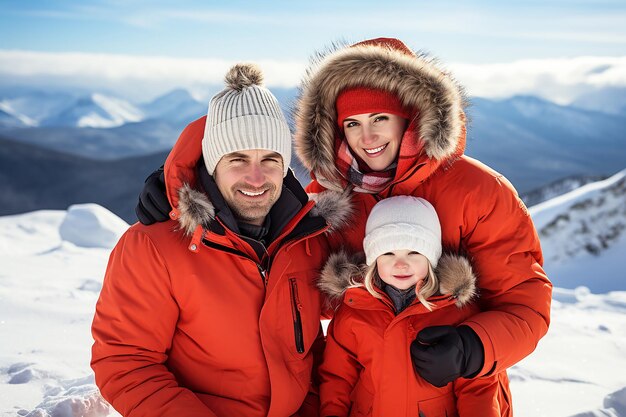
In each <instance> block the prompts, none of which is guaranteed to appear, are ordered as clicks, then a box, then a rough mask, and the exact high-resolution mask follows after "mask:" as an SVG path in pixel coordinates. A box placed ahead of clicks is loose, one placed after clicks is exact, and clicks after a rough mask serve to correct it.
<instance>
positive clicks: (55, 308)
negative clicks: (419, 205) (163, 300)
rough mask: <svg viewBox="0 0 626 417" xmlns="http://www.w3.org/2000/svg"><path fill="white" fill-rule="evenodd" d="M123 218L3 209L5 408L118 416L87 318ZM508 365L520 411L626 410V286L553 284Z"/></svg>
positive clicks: (531, 415)
mask: <svg viewBox="0 0 626 417" xmlns="http://www.w3.org/2000/svg"><path fill="white" fill-rule="evenodd" d="M126 227H127V225H126V224H125V223H123V222H122V221H120V220H119V219H117V218H116V217H115V216H114V215H112V214H111V213H109V212H108V211H106V210H105V209H103V208H102V207H99V206H96V205H81V206H73V207H71V208H70V210H68V211H67V212H66V211H37V212H33V213H27V214H22V215H15V216H6V217H0V417H8V416H16V415H19V416H29V417H77V416H88V417H99V416H102V417H105V416H111V417H112V416H118V414H117V413H115V411H114V410H112V409H110V408H109V407H108V405H107V404H106V403H105V402H104V401H103V400H102V399H101V397H100V396H99V394H98V391H97V388H96V387H95V385H94V382H93V381H94V379H93V373H92V371H91V369H90V367H89V358H90V348H91V344H92V340H91V334H90V325H91V319H92V316H93V312H94V307H95V303H96V300H97V297H98V293H99V291H100V288H101V285H102V278H103V273H104V270H105V268H106V263H107V259H108V255H109V252H110V248H111V246H112V244H113V243H114V241H115V238H114V237H116V236H119V235H120V234H121V233H122V232H123V231H124V230H125V228H126ZM619 239H620V242H622V244H623V242H624V240H625V239H624V237H623V236H621V237H620V238H619ZM622 247H623V246H622ZM622 253H624V252H622ZM622 258H623V257H622ZM583 260H584V258H583ZM572 262H573V261H572ZM616 262H617V261H616ZM615 266H616V267H617V266H619V265H618V264H617V263H616V264H615ZM621 266H622V268H621V269H620V270H617V271H616V272H619V273H621V274H622V276H623V273H622V271H624V269H625V268H624V266H626V261H625V260H623V259H622V261H621ZM579 267H580V265H579ZM622 280H623V279H622ZM616 285H617V283H616ZM616 288H617V286H616ZM509 375H510V378H511V386H512V391H513V401H514V409H515V415H516V416H517V417H542V416H545V417H548V416H549V417H568V416H569V417H571V416H578V417H583V416H584V417H593V416H614V417H615V416H623V417H626V292H624V291H614V292H608V293H604V294H593V293H591V292H590V291H589V290H587V289H586V288H584V287H579V288H577V289H575V290H566V289H560V288H556V289H555V292H554V301H553V307H552V325H551V328H550V332H549V333H548V335H547V336H546V337H545V338H544V339H543V340H542V341H541V342H540V344H539V346H538V348H537V350H536V351H535V352H534V353H533V354H532V355H531V356H529V357H528V358H526V359H525V360H523V361H522V362H521V363H520V364H518V365H517V366H515V367H514V368H512V369H511V370H510V371H509Z"/></svg>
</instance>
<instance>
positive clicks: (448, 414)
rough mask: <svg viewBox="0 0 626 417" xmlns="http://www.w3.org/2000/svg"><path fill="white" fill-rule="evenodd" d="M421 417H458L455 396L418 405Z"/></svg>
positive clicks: (422, 402) (451, 395)
mask: <svg viewBox="0 0 626 417" xmlns="http://www.w3.org/2000/svg"><path fill="white" fill-rule="evenodd" d="M417 409H418V416H419V417H458V416H459V413H458V411H457V409H456V398H455V397H454V394H452V393H450V394H446V395H442V396H441V397H436V398H431V399H430V400H425V401H419V402H418V403H417Z"/></svg>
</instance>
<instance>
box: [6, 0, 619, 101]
mask: <svg viewBox="0 0 626 417" xmlns="http://www.w3.org/2000/svg"><path fill="white" fill-rule="evenodd" d="M383 3H384V4H383ZM380 36H384V37H397V38H399V39H401V40H403V41H404V42H405V43H406V44H407V45H408V46H409V47H411V48H413V49H415V50H423V51H425V52H428V53H430V54H431V55H433V56H435V57H436V58H439V60H440V61H441V62H442V63H443V64H445V65H449V67H448V69H449V70H451V71H452V72H453V73H454V75H456V76H457V77H458V78H459V79H460V81H461V82H462V83H463V84H464V85H465V86H466V87H467V88H468V91H469V93H470V94H474V95H479V96H483V97H507V96H510V95H513V94H535V95H539V96H542V97H545V98H548V99H550V100H553V101H556V102H559V103H568V102H571V101H572V100H573V99H575V98H576V96H578V95H580V94H583V93H586V92H589V91H591V90H594V89H602V88H613V87H616V86H617V87H620V88H621V87H626V1H624V0H619V1H617V0H597V1H593V0H588V1H576V0H532V1H496V0H482V1H479V0H469V1H456V2H452V1H386V2H382V1H380V0H379V1H370V0H361V1H358V2H357V1H352V0H346V1H341V0H335V1H327V0H321V1H314V2H298V1H282V0H281V1H242V0H231V1H227V2H215V1H199V0H187V1H185V0H182V1H177V2H166V1H163V0H151V1H148V0H135V1H132V0H95V1H67V0H61V1H43V0H31V1H24V0H9V1H7V0H0V88H3V87H7V86H14V85H26V86H40V87H41V88H46V89H50V88H53V87H59V88H67V86H72V87H80V88H83V89H85V90H88V91H101V92H111V93H112V94H118V95H123V96H126V97H127V98H130V99H132V100H146V99H151V98H154V97H155V96H157V95H159V94H163V93H165V92H166V91H168V90H171V89H173V88H177V87H183V88H187V89H188V90H190V91H193V92H194V93H195V94H196V95H197V96H198V97H202V96H203V95H204V96H206V94H209V92H210V91H215V88H216V86H219V85H221V83H222V77H223V74H224V73H225V72H226V70H227V69H228V68H229V67H230V66H231V65H232V64H233V63H235V62H238V61H254V62H257V63H259V64H260V65H261V67H262V69H263V70H264V72H265V73H266V84H267V85H268V86H270V87H272V86H274V87H285V88H293V87H295V86H296V85H298V83H299V81H300V79H301V76H302V74H304V70H305V68H306V63H307V61H308V59H309V57H310V56H311V55H312V54H313V53H314V52H315V51H322V50H324V49H325V48H327V47H328V46H329V45H331V44H332V43H333V42H335V41H344V42H356V41H360V40H363V39H368V38H374V37H380ZM207 86H212V87H211V88H208V87H207Z"/></svg>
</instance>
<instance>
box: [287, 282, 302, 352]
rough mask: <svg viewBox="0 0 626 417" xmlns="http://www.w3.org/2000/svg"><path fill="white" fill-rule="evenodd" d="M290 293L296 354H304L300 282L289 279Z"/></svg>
mask: <svg viewBox="0 0 626 417" xmlns="http://www.w3.org/2000/svg"><path fill="white" fill-rule="evenodd" d="M289 291H290V296H291V316H292V319H293V336H294V344H295V349H296V352H298V353H304V331H303V329H302V315H301V314H300V312H301V311H302V304H301V303H300V295H299V294H298V281H297V280H296V279H295V278H289Z"/></svg>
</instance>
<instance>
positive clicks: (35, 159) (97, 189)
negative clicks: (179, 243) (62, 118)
mask: <svg viewBox="0 0 626 417" xmlns="http://www.w3.org/2000/svg"><path fill="white" fill-rule="evenodd" d="M166 156H167V154H166V153H165V152H162V153H156V154H152V155H145V156H140V157H135V158H126V159H119V160H115V161H102V160H93V159H87V158H84V157H79V156H76V155H69V154H65V153H60V152H56V151H51V150H48V149H44V148H41V147H38V146H33V145H29V144H25V143H20V142H14V141H9V140H3V139H2V138H0V167H1V169H0V195H1V196H2V199H1V201H2V203H1V204H0V215H7V214H14V213H24V212H28V211H33V210H38V209H65V208H67V207H68V206H69V205H71V204H76V203H98V204H100V205H103V206H105V207H107V208H108V209H109V210H112V211H113V212H115V213H116V214H117V215H118V216H119V217H122V218H124V219H125V220H126V221H129V222H135V219H136V217H135V211H134V209H135V205H136V203H137V196H138V195H139V191H140V190H141V188H142V186H143V181H144V179H145V178H146V176H147V175H148V174H149V173H151V172H152V171H154V169H156V168H158V167H159V166H160V165H161V164H162V163H163V161H164V160H165V157H166ZM0 269H1V268H0ZM0 274H1V272H0Z"/></svg>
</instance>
